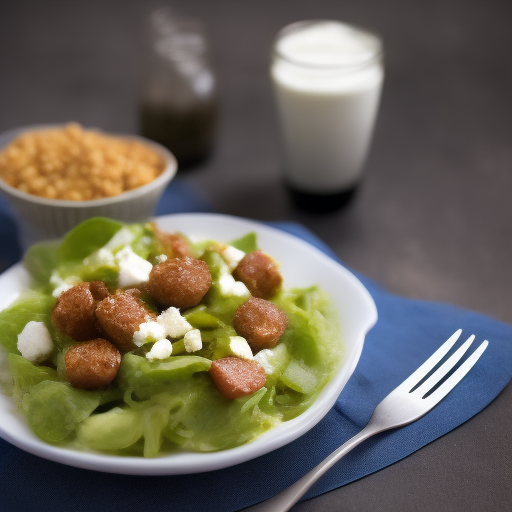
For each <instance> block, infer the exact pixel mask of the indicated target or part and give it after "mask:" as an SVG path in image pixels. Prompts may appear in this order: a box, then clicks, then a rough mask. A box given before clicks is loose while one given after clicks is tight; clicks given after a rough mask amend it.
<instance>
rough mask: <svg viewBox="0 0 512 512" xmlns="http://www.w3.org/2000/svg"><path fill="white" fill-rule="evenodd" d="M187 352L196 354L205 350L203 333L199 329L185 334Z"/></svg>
mask: <svg viewBox="0 0 512 512" xmlns="http://www.w3.org/2000/svg"><path fill="white" fill-rule="evenodd" d="M184 341H185V350H186V351H187V352H196V351H197V350H201V349H202V348H203V341H202V340H201V331H200V330H199V329H192V330H191V331H188V332H187V333H185V338H184Z"/></svg>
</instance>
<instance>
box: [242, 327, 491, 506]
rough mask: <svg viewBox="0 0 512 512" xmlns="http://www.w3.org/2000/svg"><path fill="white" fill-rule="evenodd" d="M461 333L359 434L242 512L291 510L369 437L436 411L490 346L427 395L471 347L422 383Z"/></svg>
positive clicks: (384, 403) (470, 340) (394, 393)
mask: <svg viewBox="0 0 512 512" xmlns="http://www.w3.org/2000/svg"><path fill="white" fill-rule="evenodd" d="M461 333H462V330H461V329H459V330H458V331H456V332H455V333H454V334H453V335H452V336H450V338H449V339H448V340H447V341H446V342H445V343H444V344H443V345H441V347H439V349H438V350H437V351H436V352H435V353H434V354H433V355H432V356H431V357H430V358H429V359H427V360H426V361H425V362H424V363H423V364H422V365H421V366H420V367H419V368H418V369H417V370H416V371H415V372H414V373H413V374H412V375H411V376H410V377H408V378H407V379H406V380H405V381H404V382H402V384H400V385H399V386H398V387H397V388H395V389H394V390H393V391H391V393H390V394H389V395H388V396H386V397H385V398H384V400H382V402H380V404H379V405H377V407H376V408H375V410H374V411H373V414H372V416H371V418H370V421H369V422H368V424H367V425H366V427H364V429H363V430H361V432H359V433H358V434H356V435H355V436H354V437H352V438H351V439H349V440H348V441H347V442H346V443H345V444H343V445H341V446H340V447H339V448H338V449H337V450H335V451H334V452H333V453H331V455H329V456H328V457H327V458H326V459H324V460H323V461H322V462H321V463H320V464H318V465H317V466H315V467H314V468H313V469H312V470H311V471H310V472H309V473H307V474H306V475H304V476H303V477H302V478H301V479H300V480H297V482H295V483H294V484H292V485H291V486H290V487H288V488H286V489H284V490H283V491H281V492H280V493H279V494H276V495H275V496H274V497H272V498H270V499H268V500H266V501H263V502H262V503H258V504H257V505H253V506H252V507H248V508H246V509H244V510H245V511H247V512H248V511H251V512H286V511H287V510H290V508H291V507H292V506H293V505H294V504H295V503H297V501H299V499H300V498H301V497H302V496H303V495H304V494H305V493H306V491H307V490H308V489H309V488H310V487H311V486H312V485H313V484H314V483H315V482H316V481H317V480H318V479H319V478H320V477H321V476H322V475H323V474H324V473H325V472H326V471H327V470H328V469H329V468H330V467H332V466H333V465H334V464H335V463H336V462H337V461H338V460H340V459H341V458H342V457H343V456H344V455H345V454H347V453H348V452H349V451H350V450H352V448H355V447H356V446H357V445H358V444H359V443H362V442H363V441H365V440H366V439H368V438H369V437H371V436H373V435H375V434H377V433H379V432H382V431H384V430H389V429H393V428H397V427H401V426H403V425H407V424H408V423H412V422H413V421H415V420H417V419H418V418H421V417H422V416H423V415H424V414H426V413H427V412H428V411H430V410H431V409H432V408H433V407H435V406H436V405H437V404H438V403H439V402H440V401H441V400H442V399H443V398H444V397H445V396H446V395H447V394H448V393H449V392H450V391H451V390H452V389H453V388H454V387H455V386H456V385H457V384H458V383H459V382H460V381H461V380H462V379H463V378H464V376H465V375H466V374H467V373H468V372H469V370H471V368H472V367H473V365H474V364H475V363H476V362H477V361H478V359H479V358H480V356H481V355H482V354H483V352H484V350H485V349H486V348H487V345H488V344H489V342H488V341H487V340H485V341H484V342H483V343H482V344H481V345H480V346H479V347H478V348H477V349H476V350H475V351H474V352H473V353H472V354H471V355H470V356H469V357H468V358H467V359H466V360H465V361H464V362H463V363H462V364H461V365H460V366H459V367H458V368H457V369H456V370H455V371H454V372H453V373H452V374H451V375H450V376H449V377H448V378H447V379H446V380H445V381H444V382H443V383H442V384H441V385H440V386H439V387H438V388H437V389H434V391H433V392H432V393H431V394H428V392H429V391H430V390H432V389H433V388H434V387H435V386H436V385H437V384H438V383H439V382H440V381H441V380H442V379H443V378H444V377H445V376H446V375H447V374H448V373H449V372H450V370H452V369H453V368H454V367H455V366H456V365H457V363H458V362H459V361H460V360H461V358H462V356H463V355H464V354H465V352H466V351H467V350H468V348H469V346H470V345H471V343H473V340H474V339H475V336H474V335H471V336H470V337H469V338H468V339H467V340H466V342H465V343H464V344H463V345H462V346H461V347H460V348H459V349H458V350H457V351H456V352H455V353H454V354H453V355H451V356H450V357H449V358H448V359H447V360H446V361H445V362H444V363H443V364H442V365H441V366H440V367H439V368H438V369H437V370H436V371H435V372H434V373H432V375H430V376H429V377H428V378H427V379H426V380H425V381H424V382H422V381H423V379H425V377H426V376H427V375H428V374H429V373H430V372H431V371H432V370H433V369H434V368H435V366H436V365H437V364H438V363H439V362H440V361H441V360H442V359H443V357H444V356H446V354H447V353H448V352H449V351H450V349H451V348H452V347H453V345H454V344H455V343H456V341H457V340H458V339H459V337H460V335H461ZM418 384H419V385H418ZM425 395H428V396H425Z"/></svg>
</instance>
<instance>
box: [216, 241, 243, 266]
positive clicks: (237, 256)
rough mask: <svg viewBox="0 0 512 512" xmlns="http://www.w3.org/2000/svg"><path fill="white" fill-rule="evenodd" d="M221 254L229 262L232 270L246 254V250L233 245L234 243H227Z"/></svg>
mask: <svg viewBox="0 0 512 512" xmlns="http://www.w3.org/2000/svg"><path fill="white" fill-rule="evenodd" d="M220 255H221V256H222V258H223V259H224V261H225V262H226V263H227V264H228V267H229V268H230V270H234V269H235V268H236V267H237V265H238V264H239V263H240V261H241V259H242V258H243V257H244V256H245V252H244V251H241V250H240V249H237V248H236V247H233V246H232V245H226V247H225V248H224V249H223V250H222V251H220Z"/></svg>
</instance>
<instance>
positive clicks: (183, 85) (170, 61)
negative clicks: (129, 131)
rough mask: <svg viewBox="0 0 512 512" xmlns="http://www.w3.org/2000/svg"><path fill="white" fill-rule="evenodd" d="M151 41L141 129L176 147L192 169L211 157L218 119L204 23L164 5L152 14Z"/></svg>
mask: <svg viewBox="0 0 512 512" xmlns="http://www.w3.org/2000/svg"><path fill="white" fill-rule="evenodd" d="M146 41H147V48H146V58H145V62H144V68H145V69H144V75H143V80H142V84H141V90H140V99H139V120H140V132H141V134H142V135H143V136H144V137H147V138H149V139H152V140H154V141H156V142H159V143H160V144H162V145H164V146H166V147H167V148H168V149H169V150H170V151H172V153H173V154H174V155H175V157H176V159H177V160H178V169H183V168H186V167H191V166H193V165H195V164H198V163H200V162H201V161H203V160H204V159H205V158H206V157H207V156H208V155H209V153H210V151H211V149H212V146H213V143H214V138H215V129H216V121H217V110H218V93H217V83H216V78H215V74H214V72H213V69H212V66H211V64H210V61H209V51H208V50H209V49H208V41H207V37H206V35H205V30H204V27H203V25H202V23H201V22H200V21H198V20H196V19H193V18H188V17H183V16H179V15H176V14H174V13H173V12H172V11H170V10H169V9H167V8H162V9H158V10H156V11H154V12H153V13H152V14H151V16H150V18H149V23H148V27H147V36H146Z"/></svg>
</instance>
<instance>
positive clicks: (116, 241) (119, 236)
mask: <svg viewBox="0 0 512 512" xmlns="http://www.w3.org/2000/svg"><path fill="white" fill-rule="evenodd" d="M134 238H135V236H134V234H133V233H132V232H131V231H130V230H129V229H128V228H121V229H120V230H119V231H118V232H117V233H116V234H115V235H114V236H113V237H112V238H111V239H110V240H109V241H108V242H107V243H106V244H105V245H104V246H103V248H104V249H107V250H109V251H114V250H115V249H119V248H120V247H124V246H126V245H130V244H131V243H132V242H133V239H134Z"/></svg>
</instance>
